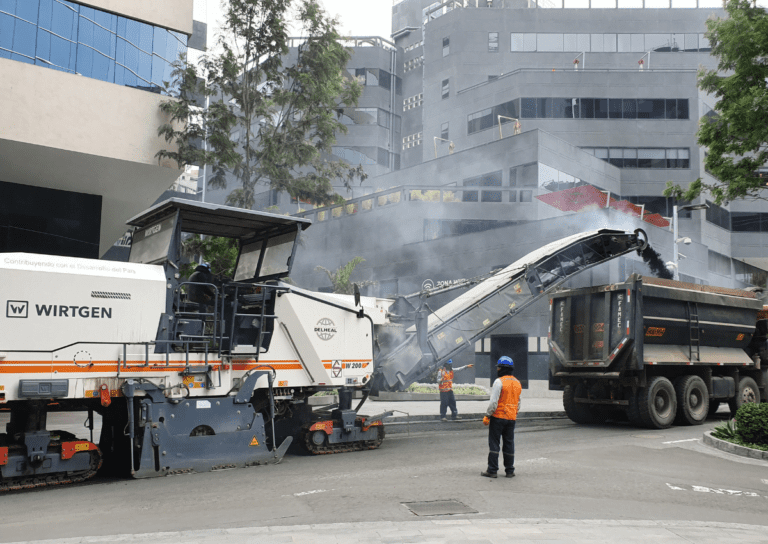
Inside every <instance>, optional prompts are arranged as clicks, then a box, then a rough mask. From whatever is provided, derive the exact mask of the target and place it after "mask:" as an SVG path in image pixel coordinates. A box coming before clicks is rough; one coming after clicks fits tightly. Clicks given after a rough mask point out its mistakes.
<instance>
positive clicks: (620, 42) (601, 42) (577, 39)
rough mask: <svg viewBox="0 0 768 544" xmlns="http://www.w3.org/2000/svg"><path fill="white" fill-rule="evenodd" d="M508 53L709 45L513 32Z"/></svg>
mask: <svg viewBox="0 0 768 544" xmlns="http://www.w3.org/2000/svg"><path fill="white" fill-rule="evenodd" d="M511 38H512V44H511V50H512V51H539V52H560V51H564V52H573V53H589V52H592V53H615V52H617V51H618V52H619V53H622V52H636V53H641V52H646V51H653V52H658V53H682V52H693V53H696V52H708V51H711V46H710V45H709V42H708V41H707V40H706V38H705V37H704V35H703V34H679V33H659V34H560V33H554V34H553V33H535V32H515V33H512V35H511Z"/></svg>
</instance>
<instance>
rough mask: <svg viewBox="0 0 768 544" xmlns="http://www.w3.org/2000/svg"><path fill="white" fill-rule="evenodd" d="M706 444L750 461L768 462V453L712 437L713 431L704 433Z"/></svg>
mask: <svg viewBox="0 0 768 544" xmlns="http://www.w3.org/2000/svg"><path fill="white" fill-rule="evenodd" d="M704 443H705V444H706V445H707V446H711V447H713V448H715V449H718V450H721V451H725V452H728V453H732V454H734V455H739V456H741V457H749V458H750V459H760V460H762V461H768V451H762V450H756V449H753V448H747V447H746V446H739V445H738V444H734V443H733V442H728V441H727V440H720V439H719V438H715V437H714V436H712V431H709V432H706V433H704Z"/></svg>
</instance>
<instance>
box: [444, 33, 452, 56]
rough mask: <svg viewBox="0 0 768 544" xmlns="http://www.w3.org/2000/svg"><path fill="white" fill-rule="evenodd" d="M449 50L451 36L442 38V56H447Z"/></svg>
mask: <svg viewBox="0 0 768 544" xmlns="http://www.w3.org/2000/svg"><path fill="white" fill-rule="evenodd" d="M450 52H451V38H443V56H444V57H447V56H448V55H449V54H450Z"/></svg>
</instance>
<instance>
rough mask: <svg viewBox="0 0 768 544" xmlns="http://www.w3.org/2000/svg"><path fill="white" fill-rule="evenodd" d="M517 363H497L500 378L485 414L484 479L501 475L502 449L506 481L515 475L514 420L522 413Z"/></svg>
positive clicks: (504, 358)
mask: <svg viewBox="0 0 768 544" xmlns="http://www.w3.org/2000/svg"><path fill="white" fill-rule="evenodd" d="M514 369H515V362H514V361H513V360H512V359H511V358H510V357H507V356H506V355H505V356H504V357H500V358H499V360H498V361H497V362H496V372H497V374H498V375H499V377H498V378H497V379H496V381H494V382H493V387H492V388H491V402H490V404H488V410H486V412H485V417H484V418H483V424H485V425H486V426H488V448H489V452H488V468H487V469H486V470H485V471H483V472H481V473H480V475H481V476H485V477H487V478H496V473H497V472H498V471H499V449H500V448H499V446H500V445H502V444H501V443H502V441H503V446H502V448H501V449H502V451H503V453H504V472H505V473H506V475H507V478H512V477H513V476H514V475H515V420H517V413H518V411H519V410H520V393H521V392H522V390H523V387H522V385H520V382H519V381H518V379H517V378H515V377H514V376H513V375H512V372H513V371H514Z"/></svg>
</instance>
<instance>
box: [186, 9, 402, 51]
mask: <svg viewBox="0 0 768 544" xmlns="http://www.w3.org/2000/svg"><path fill="white" fill-rule="evenodd" d="M320 2H321V3H322V4H323V6H324V7H325V9H326V11H328V13H330V14H331V15H334V16H337V17H338V19H339V23H340V25H339V31H340V33H341V34H342V35H345V36H351V35H354V36H381V37H383V38H386V39H390V38H389V36H390V34H391V32H392V31H391V29H390V27H391V26H392V2H393V0H320ZM221 13H222V12H221V7H220V0H195V14H194V17H195V19H197V20H198V21H204V22H206V23H208V43H209V45H210V44H211V43H213V42H212V41H213V39H214V35H215V31H214V29H215V27H216V26H217V25H216V21H219V20H221ZM203 14H204V15H203ZM212 31H214V32H212Z"/></svg>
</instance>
